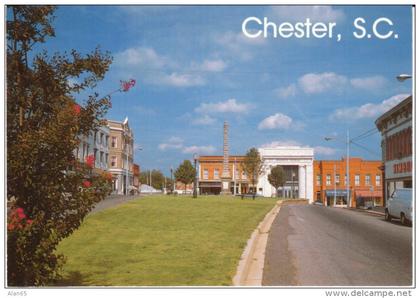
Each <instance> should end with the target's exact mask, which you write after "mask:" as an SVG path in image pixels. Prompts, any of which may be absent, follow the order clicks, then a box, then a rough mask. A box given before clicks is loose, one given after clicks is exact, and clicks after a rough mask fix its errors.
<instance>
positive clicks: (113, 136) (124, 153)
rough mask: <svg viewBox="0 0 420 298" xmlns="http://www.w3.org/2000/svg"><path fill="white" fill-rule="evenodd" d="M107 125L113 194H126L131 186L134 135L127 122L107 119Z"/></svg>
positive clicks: (126, 120)
mask: <svg viewBox="0 0 420 298" xmlns="http://www.w3.org/2000/svg"><path fill="white" fill-rule="evenodd" d="M108 127H109V131H110V132H109V137H110V139H109V161H108V165H109V172H110V173H111V174H112V189H113V193H115V194H128V191H127V189H128V190H129V189H130V186H133V183H134V178H133V150H134V147H133V146H134V136H133V132H132V130H131V129H130V126H129V124H128V118H126V119H125V120H124V121H123V122H119V121H113V120H108Z"/></svg>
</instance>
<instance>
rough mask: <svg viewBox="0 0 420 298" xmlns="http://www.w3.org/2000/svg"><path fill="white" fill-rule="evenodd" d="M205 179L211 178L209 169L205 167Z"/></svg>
mask: <svg viewBox="0 0 420 298" xmlns="http://www.w3.org/2000/svg"><path fill="white" fill-rule="evenodd" d="M203 179H205V180H207V179H209V170H207V169H204V171H203Z"/></svg>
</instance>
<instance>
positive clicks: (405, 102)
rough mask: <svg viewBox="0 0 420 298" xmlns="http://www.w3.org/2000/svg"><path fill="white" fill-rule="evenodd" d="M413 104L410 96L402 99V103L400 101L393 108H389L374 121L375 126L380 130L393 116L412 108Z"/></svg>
mask: <svg viewBox="0 0 420 298" xmlns="http://www.w3.org/2000/svg"><path fill="white" fill-rule="evenodd" d="M412 104H413V96H412V95H410V96H408V97H407V98H406V99H404V100H403V101H401V102H400V103H399V104H397V105H396V106H395V107H393V108H391V109H390V110H388V111H387V112H385V113H384V114H382V115H381V116H380V117H379V118H378V119H376V121H375V124H376V127H377V128H378V130H381V128H382V126H383V123H384V122H385V121H386V120H387V119H389V118H391V117H393V116H394V115H395V114H398V113H400V112H401V111H402V110H404V109H406V108H410V109H411V107H412Z"/></svg>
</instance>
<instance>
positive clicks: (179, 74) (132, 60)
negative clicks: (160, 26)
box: [113, 46, 227, 88]
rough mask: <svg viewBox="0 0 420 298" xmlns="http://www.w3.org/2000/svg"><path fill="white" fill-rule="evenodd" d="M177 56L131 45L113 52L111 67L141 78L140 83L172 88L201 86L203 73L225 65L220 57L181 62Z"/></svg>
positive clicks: (216, 70) (203, 79)
mask: <svg viewBox="0 0 420 298" xmlns="http://www.w3.org/2000/svg"><path fill="white" fill-rule="evenodd" d="M175 61H177V59H173V58H172V57H168V56H164V55H161V54H159V53H157V52H156V51H155V50H154V49H153V48H150V47H141V46H139V47H132V48H128V49H125V50H124V51H121V52H119V53H117V54H116V55H115V61H114V63H113V67H116V68H117V70H119V71H120V73H122V74H124V75H130V76H134V77H138V78H141V81H142V83H146V84H150V85H158V86H160V85H163V86H171V87H179V88H183V87H193V86H203V85H205V84H206V83H207V80H206V78H205V75H204V74H200V72H199V71H205V72H220V71H223V70H224V69H225V68H226V67H227V65H226V63H225V62H224V61H223V60H221V59H216V60H209V59H205V60H204V61H203V62H201V63H196V62H195V63H189V64H188V65H183V64H182V63H179V62H175Z"/></svg>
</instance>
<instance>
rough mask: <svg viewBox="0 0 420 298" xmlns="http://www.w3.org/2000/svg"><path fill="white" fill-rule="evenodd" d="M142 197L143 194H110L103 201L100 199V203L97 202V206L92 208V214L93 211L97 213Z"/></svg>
mask: <svg viewBox="0 0 420 298" xmlns="http://www.w3.org/2000/svg"><path fill="white" fill-rule="evenodd" d="M141 197H142V196H141V195H129V196H124V195H110V196H108V197H106V198H105V199H104V200H103V201H100V202H99V203H98V204H96V206H95V208H93V209H92V211H91V212H90V214H93V213H96V212H99V211H102V210H105V209H108V208H112V207H115V206H118V205H120V204H123V203H126V202H129V201H133V200H136V199H140V198H141Z"/></svg>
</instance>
